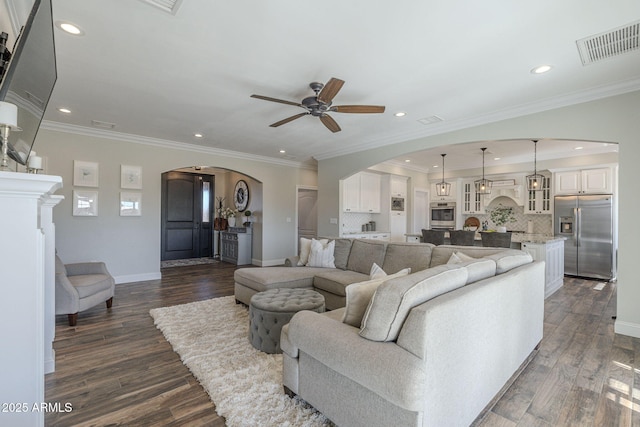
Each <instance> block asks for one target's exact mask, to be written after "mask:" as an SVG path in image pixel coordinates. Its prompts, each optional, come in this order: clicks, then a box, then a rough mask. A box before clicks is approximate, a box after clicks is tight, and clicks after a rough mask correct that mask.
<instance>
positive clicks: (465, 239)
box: [449, 230, 476, 246]
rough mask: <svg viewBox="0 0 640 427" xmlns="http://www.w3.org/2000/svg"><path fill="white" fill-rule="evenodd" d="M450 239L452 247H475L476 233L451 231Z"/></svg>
mask: <svg viewBox="0 0 640 427" xmlns="http://www.w3.org/2000/svg"><path fill="white" fill-rule="evenodd" d="M449 238H450V241H451V244H452V245H457V246H473V245H474V240H475V238H476V232H475V231H469V230H451V231H449Z"/></svg>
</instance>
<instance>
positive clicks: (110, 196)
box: [33, 128, 317, 283]
mask: <svg viewBox="0 0 640 427" xmlns="http://www.w3.org/2000/svg"><path fill="white" fill-rule="evenodd" d="M33 149H34V150H35V151H37V152H38V155H42V156H45V157H46V168H47V169H46V173H48V174H50V175H59V176H61V177H62V178H63V183H64V188H63V189H62V190H61V191H58V192H57V194H62V195H64V196H65V200H64V201H63V202H62V203H61V204H60V205H59V206H57V207H56V208H55V209H54V221H55V223H56V245H57V249H58V252H59V254H60V257H61V258H62V259H63V260H64V262H67V263H70V262H77V261H87V260H101V261H105V262H106V263H107V266H108V268H109V270H110V271H111V274H113V275H114V276H115V278H116V280H117V281H118V283H122V282H129V281H137V280H149V279H153V278H158V277H160V195H161V191H160V176H161V174H162V173H163V172H166V171H169V170H173V169H177V168H181V167H189V166H193V165H201V166H204V165H206V166H213V167H220V168H226V169H231V170H236V171H238V172H242V173H245V174H246V175H248V176H251V177H253V178H255V179H256V180H258V181H260V182H261V183H262V197H263V200H262V209H263V212H262V214H261V215H260V218H259V219H260V221H261V223H262V226H263V228H262V230H261V231H262V233H259V234H261V237H260V236H258V237H256V238H257V239H258V244H261V245H262V247H261V248H259V249H260V251H257V250H256V251H254V252H256V253H257V255H258V256H259V259H258V260H257V262H258V263H259V264H269V265H273V264H278V263H282V262H283V261H284V259H285V258H286V257H288V256H291V255H293V254H294V251H295V248H294V244H293V242H294V238H293V236H294V235H295V227H294V223H293V222H291V223H288V222H286V218H287V217H294V215H295V209H296V206H295V200H296V199H295V195H296V185H316V184H317V181H316V172H315V170H309V169H303V168H299V167H296V166H295V165H293V163H285V162H283V163H282V164H276V163H267V162H261V161H255V160H250V159H248V158H242V157H231V155H229V156H225V155H221V154H216V153H212V152H211V151H206V150H203V149H199V150H198V149H197V148H194V151H187V150H184V149H174V148H171V147H170V146H167V147H163V146H157V145H150V144H143V143H132V142H129V141H127V140H126V138H125V140H121V139H108V138H105V137H103V136H95V135H93V134H91V132H89V133H88V134H84V135H81V134H77V133H67V132H61V131H57V130H51V129H46V128H44V129H41V130H40V131H39V133H38V137H37V140H36V142H35V144H34V147H33ZM247 157H248V156H247ZM74 160H83V161H91V162H97V163H99V187H98V192H99V193H98V197H99V198H98V216H97V217H74V216H72V200H73V194H72V191H73V189H74V188H75V189H80V190H82V189H85V190H86V189H89V188H86V187H74V186H73V161H74ZM121 164H127V165H140V166H142V180H143V188H142V190H141V191H142V216H140V217H121V216H120V214H119V197H120V196H119V194H120V191H121V189H120V165H121ZM229 175H232V174H229ZM237 177H239V175H233V176H227V177H226V180H228V181H230V182H231V184H229V185H231V186H232V185H233V184H234V183H235V181H236V178H237ZM229 185H226V186H225V188H227V187H228V186H229ZM252 190H253V189H252ZM128 191H130V190H128ZM259 193H260V191H259V189H258V191H252V195H251V196H252V197H259ZM228 196H231V194H229V195H228ZM228 200H230V198H229V199H228ZM258 201H259V200H258V199H254V202H256V203H258ZM250 203H251V202H250ZM283 236H286V237H284V238H283ZM265 245H267V246H268V250H266V249H265V247H264V246H265ZM262 254H265V255H264V256H262ZM254 257H255V254H254Z"/></svg>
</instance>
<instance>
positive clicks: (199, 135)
mask: <svg viewBox="0 0 640 427" xmlns="http://www.w3.org/2000/svg"><path fill="white" fill-rule="evenodd" d="M193 136H195V137H196V138H202V137H203V136H204V135H203V134H201V133H194V134H193Z"/></svg>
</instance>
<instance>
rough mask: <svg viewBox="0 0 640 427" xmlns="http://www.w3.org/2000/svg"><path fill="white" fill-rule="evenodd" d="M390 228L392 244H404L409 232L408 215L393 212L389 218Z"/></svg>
mask: <svg viewBox="0 0 640 427" xmlns="http://www.w3.org/2000/svg"><path fill="white" fill-rule="evenodd" d="M389 228H390V230H389V231H391V236H390V240H391V241H392V242H404V240H405V237H404V235H405V234H406V232H407V215H406V214H405V213H404V212H396V211H391V215H390V216H389Z"/></svg>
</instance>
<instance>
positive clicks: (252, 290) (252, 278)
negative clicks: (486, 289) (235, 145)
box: [234, 238, 505, 310]
mask: <svg viewBox="0 0 640 427" xmlns="http://www.w3.org/2000/svg"><path fill="white" fill-rule="evenodd" d="M461 248H464V250H463V252H464V253H467V254H468V255H470V256H472V257H476V258H479V257H483V256H487V255H493V254H496V253H499V252H503V251H505V249H503V248H489V247H482V246H468V247H462V246H453V245H440V246H435V245H432V244H431V243H388V242H382V241H378V240H366V239H343V238H336V239H335V250H334V257H335V261H334V264H335V267H336V268H321V267H305V266H298V265H297V264H298V260H299V257H297V256H294V257H290V258H287V260H286V261H285V266H284V267H263V268H253V267H247V268H240V269H238V270H236V271H235V273H234V282H235V284H234V294H235V298H236V301H237V302H241V303H243V304H245V305H249V302H250V301H251V297H252V296H253V295H254V294H256V293H258V292H263V291H266V290H268V289H275V288H307V289H313V290H315V291H317V292H319V293H321V294H322V295H323V296H324V298H325V304H326V307H327V310H335V309H337V308H340V307H344V305H345V296H346V291H345V289H346V287H347V286H348V285H350V284H352V283H357V282H361V281H364V280H368V279H369V273H370V271H371V266H372V265H373V263H376V264H377V265H379V266H380V267H382V269H383V270H384V271H385V273H387V274H394V273H397V272H398V271H400V270H402V269H404V268H411V272H412V273H415V272H418V271H421V270H425V269H427V268H430V267H435V266H438V265H441V264H446V263H447V261H448V260H449V258H450V257H451V254H452V253H453V252H454V251H461V250H462V249H461Z"/></svg>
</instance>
